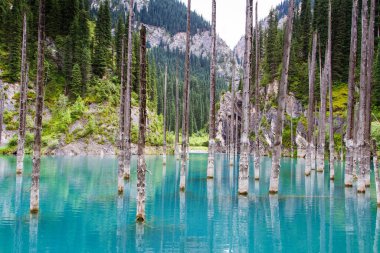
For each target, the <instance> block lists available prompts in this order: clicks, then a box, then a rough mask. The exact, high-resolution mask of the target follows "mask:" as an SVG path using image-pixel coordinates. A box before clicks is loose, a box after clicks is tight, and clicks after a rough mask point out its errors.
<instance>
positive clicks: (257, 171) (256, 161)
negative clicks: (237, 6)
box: [253, 2, 260, 180]
mask: <svg viewBox="0 0 380 253" xmlns="http://www.w3.org/2000/svg"><path fill="white" fill-rule="evenodd" d="M255 26H256V29H255V32H256V36H255V37H256V40H255V47H256V49H255V52H256V66H255V77H256V80H255V82H256V85H255V114H254V119H253V121H254V124H255V137H256V140H255V147H254V168H255V180H260V138H259V135H260V129H259V126H260V122H259V119H260V47H259V41H260V38H259V36H260V33H259V22H258V2H256V8H255Z"/></svg>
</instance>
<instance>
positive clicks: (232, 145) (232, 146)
mask: <svg viewBox="0 0 380 253" xmlns="http://www.w3.org/2000/svg"><path fill="white" fill-rule="evenodd" d="M235 68H236V65H235V61H234V60H233V62H232V80H231V95H232V99H231V129H230V166H232V165H234V160H235V142H236V140H234V137H235V135H234V130H235V124H236V121H235V92H236V91H235V71H236V69H235Z"/></svg>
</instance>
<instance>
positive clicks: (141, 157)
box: [137, 25, 147, 222]
mask: <svg viewBox="0 0 380 253" xmlns="http://www.w3.org/2000/svg"><path fill="white" fill-rule="evenodd" d="M139 98H140V99H139V107H140V116H139V143H138V150H137V154H138V160H137V163H138V164H137V221H138V222H143V221H144V220H145V173H146V163H145V132H146V116H147V115H146V28H145V26H144V25H142V26H141V30H140V96H139Z"/></svg>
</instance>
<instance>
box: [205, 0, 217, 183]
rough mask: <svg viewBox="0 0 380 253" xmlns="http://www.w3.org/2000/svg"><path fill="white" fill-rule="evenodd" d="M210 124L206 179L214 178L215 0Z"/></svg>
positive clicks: (214, 8)
mask: <svg viewBox="0 0 380 253" xmlns="http://www.w3.org/2000/svg"><path fill="white" fill-rule="evenodd" d="M210 59H211V60H210V61H211V62H210V122H209V142H208V164H207V178H214V167H215V166H214V160H215V78H216V74H215V64H216V0H212V22H211V57H210Z"/></svg>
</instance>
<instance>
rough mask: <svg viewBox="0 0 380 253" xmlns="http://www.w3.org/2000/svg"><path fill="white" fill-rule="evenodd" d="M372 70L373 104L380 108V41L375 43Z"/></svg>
mask: <svg viewBox="0 0 380 253" xmlns="http://www.w3.org/2000/svg"><path fill="white" fill-rule="evenodd" d="M373 70H374V73H373V75H374V78H373V91H374V94H373V96H372V98H373V104H374V106H377V107H380V41H379V42H378V43H377V53H376V59H375V66H374V68H373Z"/></svg>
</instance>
